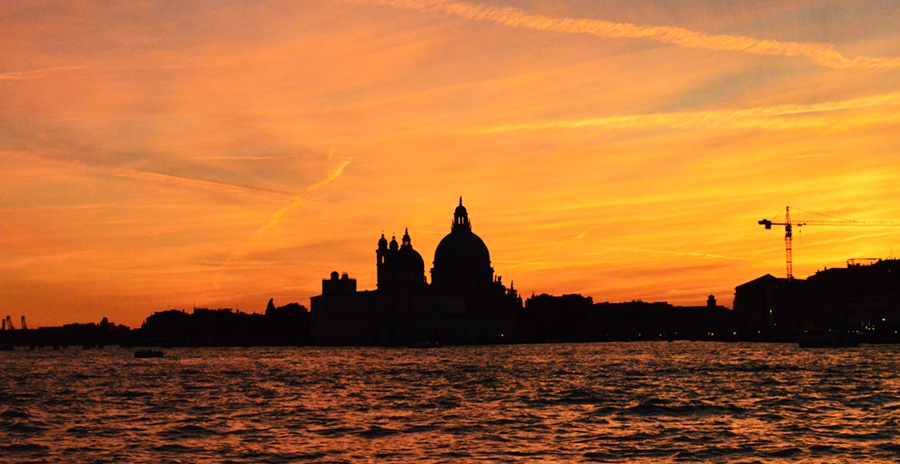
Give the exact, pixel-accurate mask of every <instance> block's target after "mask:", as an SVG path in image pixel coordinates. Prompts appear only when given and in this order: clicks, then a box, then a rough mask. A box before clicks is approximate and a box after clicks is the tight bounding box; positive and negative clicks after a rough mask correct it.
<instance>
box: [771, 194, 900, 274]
mask: <svg viewBox="0 0 900 464" xmlns="http://www.w3.org/2000/svg"><path fill="white" fill-rule="evenodd" d="M801 211H802V210H801ZM807 212H809V211H807ZM813 214H818V213H813ZM758 223H759V224H760V225H763V226H765V227H766V229H771V228H772V226H784V251H785V261H786V269H785V270H786V271H787V279H788V280H793V279H794V264H793V261H794V259H793V251H792V249H793V246H792V243H791V242H792V240H793V235H794V226H797V227H801V226H806V225H820V226H897V225H900V224H898V223H897V222H893V221H854V220H849V219H838V220H821V221H820V220H800V221H796V220H793V219H791V207H790V206H786V207H785V208H784V222H775V221H771V220H769V219H763V220H760V221H759V222H758Z"/></svg>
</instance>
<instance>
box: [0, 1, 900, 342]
mask: <svg viewBox="0 0 900 464" xmlns="http://www.w3.org/2000/svg"><path fill="white" fill-rule="evenodd" d="M0 10H2V11H3V12H5V13H7V14H5V15H3V16H2V19H0V21H2V26H3V27H2V28H0V30H2V31H3V32H0V37H2V38H3V39H4V40H5V41H6V42H5V43H7V44H8V46H6V47H4V49H3V51H2V52H0V57H2V58H3V59H2V63H3V65H2V66H0V98H2V100H3V101H4V105H3V108H2V109H0V176H2V178H0V181H2V185H3V188H2V192H3V195H0V197H2V198H0V211H2V219H0V237H2V238H0V239H2V246H0V315H3V316H5V315H7V314H9V315H12V316H14V318H15V320H14V322H16V324H18V318H19V317H20V316H21V315H24V316H26V318H27V320H28V321H29V323H30V324H31V325H33V326H52V325H61V324H65V323H69V322H75V321H80V322H96V321H99V320H101V319H102V317H109V318H110V320H114V321H116V322H117V323H121V324H125V325H129V326H132V327H136V326H138V325H140V324H141V322H142V321H143V319H144V318H145V317H146V316H147V315H148V314H152V313H153V312H155V311H161V310H166V309H169V308H192V307H208V308H229V307H230V308H240V309H242V310H244V311H260V310H262V307H261V305H264V304H265V302H266V301H268V299H269V298H275V299H276V301H282V302H292V301H293V302H298V303H300V304H304V305H308V302H309V299H310V298H311V297H312V296H314V295H317V294H319V292H320V288H319V282H320V281H321V279H322V278H323V276H328V275H329V273H330V272H332V271H338V272H339V273H344V272H346V273H348V274H349V275H351V276H354V277H355V278H356V279H358V283H359V287H360V288H374V287H375V285H376V283H377V275H376V274H375V273H372V272H370V271H371V269H370V264H371V260H372V258H371V244H370V239H371V237H372V235H373V234H375V236H376V238H377V236H378V235H379V234H380V233H381V232H382V231H383V232H384V234H385V236H386V237H387V238H388V239H390V237H391V236H396V237H397V238H398V240H399V239H400V238H401V237H402V236H403V234H404V230H405V228H407V227H408V228H409V231H410V232H411V234H412V235H413V239H414V243H415V248H416V249H417V250H424V257H425V265H426V267H427V268H428V269H430V268H431V267H432V266H433V263H431V262H430V261H431V256H427V254H428V253H430V251H431V250H435V249H436V248H437V246H438V244H439V242H440V240H441V239H442V238H443V237H444V236H445V235H446V230H445V229H446V228H445V227H444V225H445V224H446V222H447V220H448V218H447V212H446V210H445V205H446V202H447V201H448V200H447V199H448V198H450V199H456V198H458V197H459V196H460V195H462V196H464V198H465V201H466V206H467V207H468V208H470V209H471V210H473V211H478V218H479V219H478V221H477V222H475V223H474V227H476V229H477V234H478V236H479V237H481V238H482V239H483V240H484V241H485V242H486V243H489V244H490V246H491V258H492V264H491V266H492V267H493V269H494V272H495V274H497V275H501V276H503V277H504V279H505V282H508V281H509V280H514V281H515V285H516V289H518V290H519V292H520V293H521V294H522V295H530V294H532V293H535V294H541V293H547V294H551V295H563V294H579V293H580V294H582V295H590V296H592V297H593V298H594V299H595V300H597V301H630V300H633V299H640V300H644V301H667V302H670V303H671V304H674V305H678V306H694V305H703V304H704V303H705V301H706V298H707V296H708V295H710V294H713V295H716V296H717V299H718V301H719V303H720V304H723V305H725V306H731V305H732V301H731V300H732V298H733V292H734V287H735V286H736V285H738V284H740V283H742V282H747V281H749V280H751V279H755V278H757V277H759V276H761V275H765V274H772V275H773V276H778V277H781V276H782V275H783V272H784V271H783V270H784V268H785V244H784V240H783V237H780V236H779V234H777V233H773V232H772V231H766V230H764V229H763V227H760V226H759V224H758V221H759V220H760V219H761V218H768V219H773V218H774V217H775V215H776V214H778V211H781V210H782V209H783V208H784V206H785V205H791V207H797V208H800V209H804V210H808V211H816V212H820V213H823V214H827V215H829V216H833V217H837V218H844V219H848V220H854V221H879V220H880V221H896V220H898V218H900V205H898V204H897V202H896V201H894V199H895V198H896V197H897V196H898V194H900V184H898V183H897V181H896V178H897V176H896V168H895V166H896V159H897V157H898V153H897V147H898V146H900V139H898V134H900V131H897V130H896V129H897V124H898V122H900V120H898V118H897V114H898V111H897V110H898V109H900V93H898V92H897V90H896V89H897V84H898V82H900V81H898V79H900V77H898V73H900V52H898V51H897V49H896V47H895V46H894V44H896V43H897V42H898V36H897V32H896V31H895V28H893V27H892V25H893V24H892V23H891V22H890V21H887V20H886V19H885V18H889V17H891V16H890V8H888V10H887V11H885V6H884V3H882V2H877V1H873V2H864V3H863V4H858V3H857V4H852V5H851V4H808V3H805V2H790V1H788V2H770V3H767V2H764V4H754V5H752V6H751V5H749V4H747V3H746V2H743V1H738V0H729V1H726V2H703V1H701V2H693V3H690V4H681V5H678V6H677V7H670V6H666V5H663V4H657V3H654V4H647V5H643V6H640V7H637V6H633V5H620V4H615V3H609V4H607V3H597V2H582V1H577V0H572V1H565V2H561V3H554V4H541V3H529V2H518V1H517V2H503V1H499V0H497V1H485V2H470V3H467V2H432V1H428V0H406V1H387V2H381V1H353V2H344V1H339V0H334V1H325V2H310V3H301V4H291V3H277V2H276V3H271V4H258V5H257V4H252V5H251V4H244V3H224V4H215V5H201V4H178V5H165V4H151V5H148V6H147V7H146V8H137V9H135V8H132V6H131V5H130V4H129V3H127V2H125V3H119V4H116V5H106V6H104V7H101V6H99V5H96V4H58V5H54V6H53V7H52V8H43V7H41V8H38V7H33V8H32V7H29V6H28V2H23V3H21V6H15V5H9V6H6V5H5V6H3V7H0ZM798 211H799V210H798ZM797 218H798V219H803V218H802V217H801V216H800V215H798V216H797ZM898 237H900V229H898V228H896V227H884V228H879V227H866V228H836V227H835V228H826V227H802V228H800V229H798V230H795V232H794V236H793V263H792V264H793V272H794V273H795V274H796V275H798V276H809V275H812V274H814V273H815V272H816V271H818V270H822V269H825V268H826V267H827V268H834V267H840V266H843V265H844V264H845V263H846V261H847V260H848V259H852V258H887V257H890V256H892V255H893V254H894V253H895V252H894V251H893V250H894V249H895V248H897V244H898ZM427 277H428V278H429V279H430V278H431V276H430V275H428V276H427Z"/></svg>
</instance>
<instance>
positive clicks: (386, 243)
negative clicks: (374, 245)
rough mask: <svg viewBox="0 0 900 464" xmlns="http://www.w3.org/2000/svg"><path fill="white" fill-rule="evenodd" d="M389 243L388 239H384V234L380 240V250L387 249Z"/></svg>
mask: <svg viewBox="0 0 900 464" xmlns="http://www.w3.org/2000/svg"><path fill="white" fill-rule="evenodd" d="M387 246H388V242H387V239H386V238H384V234H381V238H380V239H378V248H387Z"/></svg>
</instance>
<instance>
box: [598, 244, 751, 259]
mask: <svg viewBox="0 0 900 464" xmlns="http://www.w3.org/2000/svg"><path fill="white" fill-rule="evenodd" d="M606 250H609V251H628V252H636V253H652V254H660V255H671V256H690V257H697V258H712V259H730V260H735V261H760V260H759V259H756V258H744V257H740V256H727V255H720V254H715V253H697V252H689V251H667V250H650V249H647V248H629V247H614V248H606ZM587 254H588V255H594V254H605V252H596V253H587Z"/></svg>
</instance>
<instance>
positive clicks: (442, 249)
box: [434, 229, 491, 270]
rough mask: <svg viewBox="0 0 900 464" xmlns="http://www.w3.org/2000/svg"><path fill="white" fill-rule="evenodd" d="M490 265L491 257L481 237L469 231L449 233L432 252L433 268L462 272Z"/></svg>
mask: <svg viewBox="0 0 900 464" xmlns="http://www.w3.org/2000/svg"><path fill="white" fill-rule="evenodd" d="M490 265H491V255H490V252H488V248H487V245H485V244H484V241H482V240H481V237H479V236H477V235H475V234H474V233H473V232H472V231H471V230H465V229H457V230H454V231H452V232H450V233H449V234H448V235H447V236H446V237H444V239H443V240H441V242H440V243H439V244H438V246H437V249H436V250H435V251H434V267H435V268H440V269H447V270H450V269H455V270H464V269H471V268H473V267H475V268H478V267H483V266H490Z"/></svg>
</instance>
